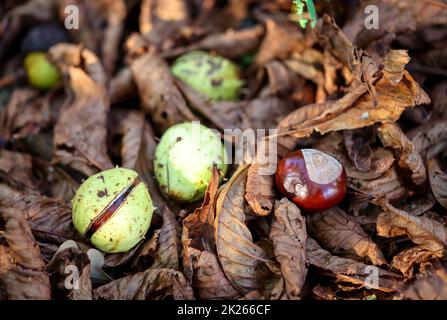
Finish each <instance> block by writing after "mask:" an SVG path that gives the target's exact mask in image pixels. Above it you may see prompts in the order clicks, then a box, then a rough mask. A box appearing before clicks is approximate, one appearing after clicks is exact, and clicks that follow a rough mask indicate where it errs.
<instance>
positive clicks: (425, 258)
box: [391, 246, 444, 279]
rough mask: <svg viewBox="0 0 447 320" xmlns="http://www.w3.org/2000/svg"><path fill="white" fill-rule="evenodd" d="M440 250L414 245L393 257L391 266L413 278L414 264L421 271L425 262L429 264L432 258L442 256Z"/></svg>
mask: <svg viewBox="0 0 447 320" xmlns="http://www.w3.org/2000/svg"><path fill="white" fill-rule="evenodd" d="M443 255H444V253H443V251H442V250H439V251H430V250H427V249H425V248H423V247H421V246H414V247H411V248H408V249H405V250H403V251H401V252H399V253H398V254H397V255H395V256H394V257H393V261H392V262H391V266H392V267H393V268H395V269H397V270H399V271H400V272H402V274H403V275H404V276H405V277H406V278H408V279H411V278H413V272H414V266H416V265H419V270H421V271H423V270H424V269H425V268H424V267H423V266H424V265H425V264H429V263H430V261H432V260H434V259H439V258H442V256H443Z"/></svg>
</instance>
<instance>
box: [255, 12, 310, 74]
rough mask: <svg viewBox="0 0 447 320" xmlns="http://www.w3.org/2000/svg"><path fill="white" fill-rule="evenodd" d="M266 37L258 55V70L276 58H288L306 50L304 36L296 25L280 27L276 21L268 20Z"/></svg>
mask: <svg viewBox="0 0 447 320" xmlns="http://www.w3.org/2000/svg"><path fill="white" fill-rule="evenodd" d="M265 25H266V35H265V38H264V40H263V41H262V43H261V46H260V48H259V52H258V54H257V55H256V60H255V65H256V66H257V67H258V68H261V67H263V66H264V65H265V64H266V63H268V62H269V61H271V60H274V59H276V58H286V57H287V56H288V55H290V54H291V53H292V52H294V51H301V50H303V49H304V45H303V42H302V40H303V36H302V34H301V33H300V32H299V29H297V28H296V26H295V25H293V24H289V25H284V24H283V25H280V24H279V23H277V22H276V21H274V20H271V19H269V20H267V22H266V24H265Z"/></svg>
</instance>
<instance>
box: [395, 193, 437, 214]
mask: <svg viewBox="0 0 447 320" xmlns="http://www.w3.org/2000/svg"><path fill="white" fill-rule="evenodd" d="M435 204H436V200H435V198H434V196H433V194H431V193H429V194H428V195H426V194H424V195H422V196H420V197H417V198H413V199H409V201H408V203H406V204H405V205H404V206H403V207H402V208H400V209H401V210H403V211H405V212H408V213H410V214H412V215H414V216H420V215H423V214H424V213H426V212H427V211H429V210H430V209H431V208H433V206H434V205H435Z"/></svg>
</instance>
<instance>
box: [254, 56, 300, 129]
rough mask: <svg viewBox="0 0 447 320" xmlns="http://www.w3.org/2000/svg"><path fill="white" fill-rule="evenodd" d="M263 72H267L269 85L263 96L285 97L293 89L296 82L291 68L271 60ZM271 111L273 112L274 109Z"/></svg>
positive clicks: (296, 79) (295, 76) (296, 78)
mask: <svg viewBox="0 0 447 320" xmlns="http://www.w3.org/2000/svg"><path fill="white" fill-rule="evenodd" d="M265 70H266V72H267V76H268V84H269V85H268V90H265V89H264V90H265V91H263V92H262V94H263V95H266V96H275V95H279V96H286V95H287V94H288V93H290V91H292V90H293V89H294V86H295V85H296V82H297V81H298V77H297V75H296V74H294V73H293V71H292V70H291V68H289V67H288V66H286V65H285V64H284V63H282V62H280V61H278V60H272V61H270V62H269V63H267V64H266V65H265ZM272 109H273V110H275V109H274V108H272ZM273 110H272V111H273ZM290 111H292V110H290ZM284 115H285V114H284ZM275 127H276V125H275ZM272 128H273V127H272Z"/></svg>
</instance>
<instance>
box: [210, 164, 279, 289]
mask: <svg viewBox="0 0 447 320" xmlns="http://www.w3.org/2000/svg"><path fill="white" fill-rule="evenodd" d="M246 179H247V166H242V167H240V168H239V169H238V171H237V172H236V173H235V174H234V175H233V176H232V178H231V179H230V181H228V183H227V184H226V185H225V187H223V189H222V190H221V192H220V193H219V197H218V199H217V205H216V214H217V216H216V221H215V229H216V236H215V237H216V248H217V255H218V257H219V261H220V263H221V265H222V269H223V271H224V273H225V275H226V276H227V278H228V280H230V282H231V284H232V285H233V286H234V287H235V288H236V289H237V290H238V291H239V292H240V293H241V294H244V295H245V294H248V293H249V292H250V291H253V290H257V291H259V292H261V293H262V294H263V295H264V294H269V291H270V290H272V288H273V286H274V285H275V284H276V283H277V282H278V280H279V276H278V271H277V270H275V266H274V264H273V261H271V260H270V259H269V258H268V256H267V254H266V253H265V252H264V251H263V250H262V249H261V247H259V246H257V245H256V244H254V243H253V238H252V235H251V233H250V230H249V229H248V228H247V226H246V225H245V213H244V207H245V200H244V192H245V184H246Z"/></svg>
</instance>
